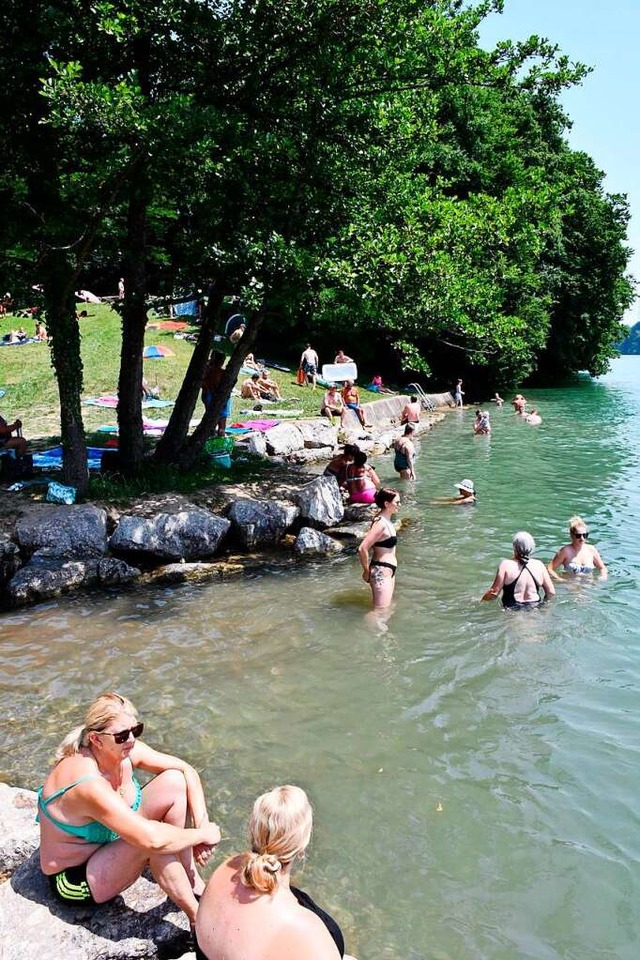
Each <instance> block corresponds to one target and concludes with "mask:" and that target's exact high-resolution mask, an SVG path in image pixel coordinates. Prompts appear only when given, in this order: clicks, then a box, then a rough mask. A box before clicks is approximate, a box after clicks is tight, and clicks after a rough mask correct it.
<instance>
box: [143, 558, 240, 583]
mask: <svg viewBox="0 0 640 960" xmlns="http://www.w3.org/2000/svg"><path fill="white" fill-rule="evenodd" d="M243 573H244V566H243V565H242V564H241V563H227V562H221V563H168V564H166V565H165V566H164V567H159V568H158V569H157V570H154V571H153V572H152V573H150V574H149V575H148V576H147V577H146V578H145V582H146V583H164V584H172V583H207V582H208V581H210V580H228V579H230V578H231V577H237V576H241V575H242V574H243Z"/></svg>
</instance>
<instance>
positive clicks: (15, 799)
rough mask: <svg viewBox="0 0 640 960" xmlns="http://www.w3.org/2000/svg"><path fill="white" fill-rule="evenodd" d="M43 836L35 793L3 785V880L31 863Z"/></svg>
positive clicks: (0, 835)
mask: <svg viewBox="0 0 640 960" xmlns="http://www.w3.org/2000/svg"><path fill="white" fill-rule="evenodd" d="M39 833H40V831H39V829H38V825H37V823H36V795H35V793H34V792H33V791H32V790H20V789H19V788H17V787H10V786H9V785H8V784H7V783H0V877H4V876H6V875H7V874H10V873H13V871H14V870H15V869H16V867H19V866H20V864H21V863H24V861H25V860H28V858H29V857H30V856H31V854H32V853H33V852H34V851H35V850H36V849H37V846H38V843H39V840H40V836H39ZM0 942H1V941H0Z"/></svg>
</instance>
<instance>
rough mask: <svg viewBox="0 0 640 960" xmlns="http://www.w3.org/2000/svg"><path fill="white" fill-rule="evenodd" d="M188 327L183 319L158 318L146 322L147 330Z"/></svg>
mask: <svg viewBox="0 0 640 960" xmlns="http://www.w3.org/2000/svg"><path fill="white" fill-rule="evenodd" d="M188 327H189V324H188V323H187V322H186V321H185V320H160V321H157V322H155V323H148V324H147V330H187V329H188Z"/></svg>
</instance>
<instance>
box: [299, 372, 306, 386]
mask: <svg viewBox="0 0 640 960" xmlns="http://www.w3.org/2000/svg"><path fill="white" fill-rule="evenodd" d="M306 379H307V375H306V373H305V372H304V370H303V369H302V367H298V386H299V387H303V386H304V383H305V380H306Z"/></svg>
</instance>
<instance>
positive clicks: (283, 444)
mask: <svg viewBox="0 0 640 960" xmlns="http://www.w3.org/2000/svg"><path fill="white" fill-rule="evenodd" d="M265 439H266V441H267V452H268V453H269V455H270V456H274V457H286V456H288V455H289V454H290V453H293V452H294V451H295V450H302V448H303V447H304V439H303V436H302V433H301V432H300V430H299V429H298V427H297V425H296V424H294V423H281V424H279V425H278V426H277V427H272V428H271V430H267V432H266V434H265Z"/></svg>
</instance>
